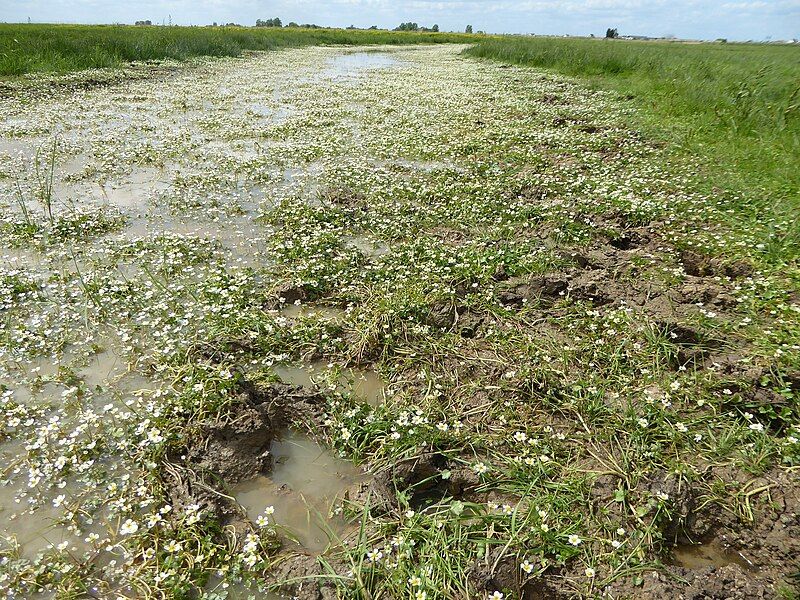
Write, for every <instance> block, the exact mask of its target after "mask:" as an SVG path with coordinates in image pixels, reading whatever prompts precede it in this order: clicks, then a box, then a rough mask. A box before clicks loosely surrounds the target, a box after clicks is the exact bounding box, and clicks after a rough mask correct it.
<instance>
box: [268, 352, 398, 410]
mask: <svg viewBox="0 0 800 600" xmlns="http://www.w3.org/2000/svg"><path fill="white" fill-rule="evenodd" d="M273 370H274V371H275V374H276V375H278V377H280V378H281V380H282V381H284V382H285V383H291V384H292V385H299V386H303V387H323V388H326V389H329V390H331V391H337V392H340V393H343V394H353V395H354V396H356V397H357V398H360V399H362V400H365V401H366V402H368V403H369V404H371V405H372V406H378V405H380V404H383V403H384V402H385V401H386V393H387V392H386V388H387V384H386V381H384V379H383V378H382V377H381V376H380V375H378V373H376V372H375V371H374V370H372V369H358V368H352V369H343V370H341V371H339V370H337V369H336V368H335V367H334V366H333V365H329V364H328V363H326V362H325V361H322V360H319V361H314V362H313V363H311V364H309V365H301V366H291V365H279V366H276V367H273Z"/></svg>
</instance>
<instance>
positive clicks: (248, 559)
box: [242, 554, 258, 569]
mask: <svg viewBox="0 0 800 600" xmlns="http://www.w3.org/2000/svg"><path fill="white" fill-rule="evenodd" d="M242 562H243V563H244V564H246V565H247V566H248V568H250V569H252V568H253V567H254V566H255V564H256V563H257V562H258V557H257V556H256V555H255V554H247V555H245V557H244V558H243V559H242Z"/></svg>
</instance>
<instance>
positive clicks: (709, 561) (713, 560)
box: [669, 539, 755, 571]
mask: <svg viewBox="0 0 800 600" xmlns="http://www.w3.org/2000/svg"><path fill="white" fill-rule="evenodd" d="M669 562H670V563H671V564H673V565H677V566H679V567H683V568H685V569H705V568H707V567H724V566H727V565H738V566H740V567H742V568H743V569H744V570H745V571H754V570H755V567H754V566H753V564H752V563H751V562H750V561H749V560H747V557H746V556H745V555H744V554H743V553H741V552H738V551H736V550H734V549H733V548H729V547H727V546H726V545H725V544H724V543H723V542H721V541H719V540H716V539H714V540H710V541H708V542H707V543H703V544H680V545H678V546H675V547H674V548H673V549H672V553H671V555H670V561H669Z"/></svg>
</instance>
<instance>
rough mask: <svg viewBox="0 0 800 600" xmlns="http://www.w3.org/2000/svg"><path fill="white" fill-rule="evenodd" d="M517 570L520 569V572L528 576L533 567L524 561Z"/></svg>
mask: <svg viewBox="0 0 800 600" xmlns="http://www.w3.org/2000/svg"><path fill="white" fill-rule="evenodd" d="M519 568H520V569H522V570H523V571H524V572H525V573H527V574H528V575H530V574H531V573H532V572H533V565H532V564H531V563H530V562H529V561H527V560H526V561H524V562H523V563H522V564H521V565H520V566H519Z"/></svg>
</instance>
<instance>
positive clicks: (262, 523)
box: [256, 515, 269, 527]
mask: <svg viewBox="0 0 800 600" xmlns="http://www.w3.org/2000/svg"><path fill="white" fill-rule="evenodd" d="M256 525H258V526H259V527H266V526H267V525H269V518H268V517H265V516H264V515H258V517H256Z"/></svg>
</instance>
